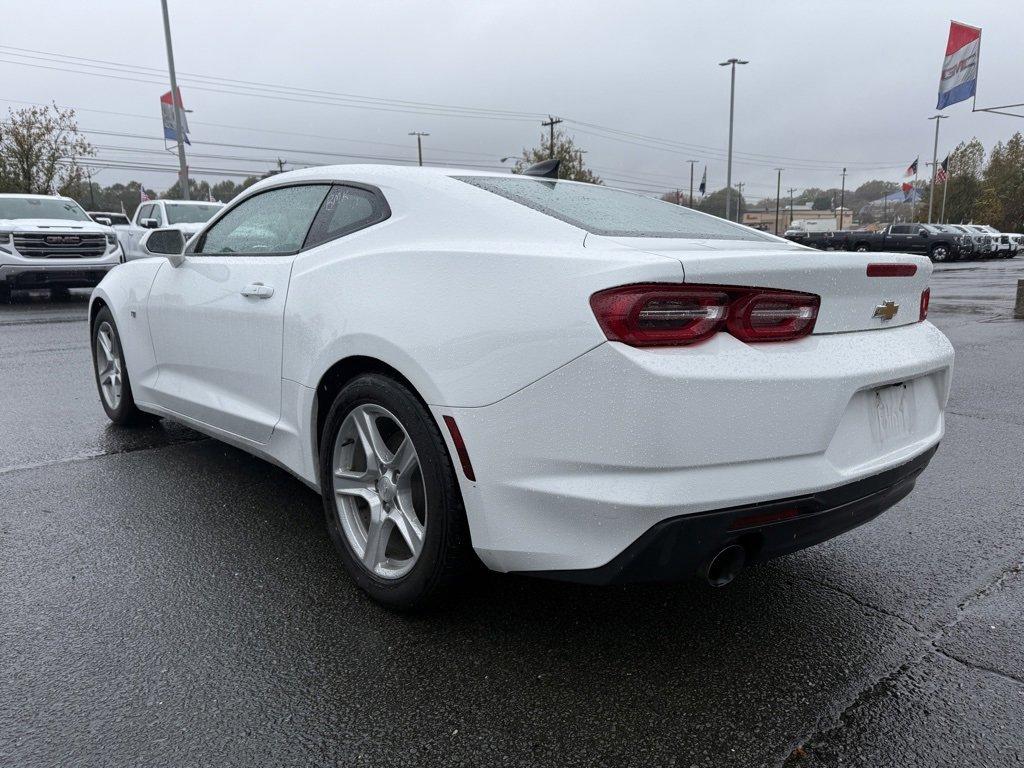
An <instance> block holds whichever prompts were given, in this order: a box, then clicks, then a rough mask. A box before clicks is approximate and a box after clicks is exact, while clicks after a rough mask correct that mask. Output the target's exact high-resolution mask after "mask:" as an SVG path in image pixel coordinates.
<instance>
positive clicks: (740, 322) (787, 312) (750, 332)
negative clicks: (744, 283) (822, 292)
mask: <svg viewBox="0 0 1024 768" xmlns="http://www.w3.org/2000/svg"><path fill="white" fill-rule="evenodd" d="M819 302H820V300H819V298H818V297H817V296H812V295H810V294H806V293H782V292H780V291H765V292H761V293H753V294H750V295H748V296H744V297H743V298H740V299H738V300H737V301H735V302H734V303H733V305H732V306H731V307H730V308H729V319H728V320H727V321H726V327H727V328H728V329H729V333H731V334H732V335H733V336H735V337H736V338H737V339H741V340H743V341H789V340H790V339H799V338H800V337H801V336H806V335H807V334H808V333H810V332H811V329H812V328H814V321H815V320H816V319H817V318H818V304H819Z"/></svg>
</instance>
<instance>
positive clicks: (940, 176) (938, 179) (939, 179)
mask: <svg viewBox="0 0 1024 768" xmlns="http://www.w3.org/2000/svg"><path fill="white" fill-rule="evenodd" d="M948 178H949V155H946V159H945V160H943V161H942V162H941V163H940V164H939V172H938V173H936V174H935V183H936V184H945V183H946V179H948Z"/></svg>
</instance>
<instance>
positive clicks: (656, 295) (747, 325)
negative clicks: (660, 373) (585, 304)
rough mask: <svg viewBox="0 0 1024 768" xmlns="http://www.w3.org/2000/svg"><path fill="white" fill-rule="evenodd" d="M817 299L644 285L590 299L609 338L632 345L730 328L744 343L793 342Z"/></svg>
mask: <svg viewBox="0 0 1024 768" xmlns="http://www.w3.org/2000/svg"><path fill="white" fill-rule="evenodd" d="M819 304H820V299H819V297H817V296H815V295H813V294H810V293H795V292H792V291H776V290H771V289H764V288H745V287H740V286H722V285H684V284H679V285H672V284H663V283H644V284H639V285H624V286H622V287H621V288H610V289H608V290H606V291H600V292H598V293H595V294H594V295H593V296H591V297H590V306H591V308H592V309H593V310H594V315H595V316H596V317H597V322H598V323H599V324H600V326H601V329H602V330H603V331H604V334H605V336H606V337H607V338H608V339H609V340H611V341H620V342H622V343H624V344H629V345H630V346H634V347H659V346H681V345H684V344H695V343H697V342H699V341H704V340H705V339H708V338H710V337H711V336H713V335H714V334H715V333H717V332H718V331H721V330H728V332H729V333H731V334H732V335H733V336H735V337H736V338H738V339H740V340H741V341H789V340H791V339H798V338H800V337H801V336H806V335H808V334H809V333H810V332H811V331H812V330H813V329H814V321H815V320H816V319H817V316H818V306H819Z"/></svg>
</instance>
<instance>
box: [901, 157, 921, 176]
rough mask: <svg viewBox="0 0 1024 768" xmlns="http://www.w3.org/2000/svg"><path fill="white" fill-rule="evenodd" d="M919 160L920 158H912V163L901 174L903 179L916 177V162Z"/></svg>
mask: <svg viewBox="0 0 1024 768" xmlns="http://www.w3.org/2000/svg"><path fill="white" fill-rule="evenodd" d="M920 159H921V158H920V157H915V158H914V162H912V163H911V164H910V165H908V166H907V170H906V172H904V174H903V175H904V177H910V176H917V161H918V160H920Z"/></svg>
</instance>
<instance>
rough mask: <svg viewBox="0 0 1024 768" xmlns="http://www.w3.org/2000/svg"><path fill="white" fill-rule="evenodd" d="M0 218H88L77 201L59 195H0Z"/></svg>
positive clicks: (75, 219)
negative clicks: (64, 198) (63, 198)
mask: <svg viewBox="0 0 1024 768" xmlns="http://www.w3.org/2000/svg"><path fill="white" fill-rule="evenodd" d="M0 219H68V220H70V221H89V220H90V219H89V217H88V216H86V215H85V211H83V210H82V208H81V206H79V205H78V203H76V202H74V201H73V200H62V199H61V198H59V197H0Z"/></svg>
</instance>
